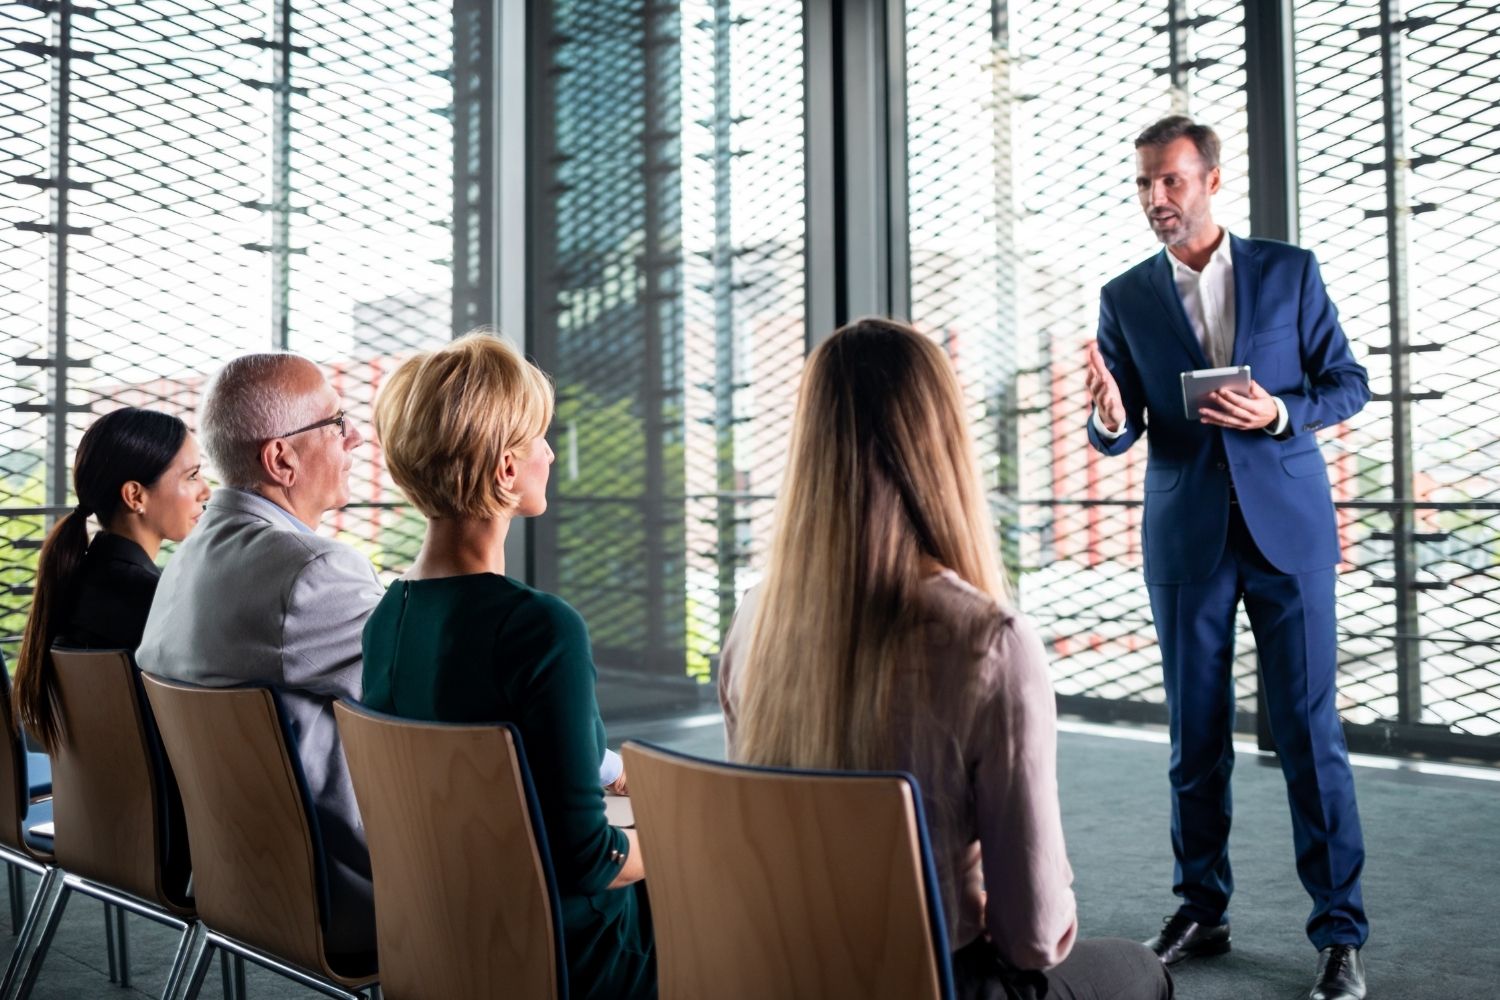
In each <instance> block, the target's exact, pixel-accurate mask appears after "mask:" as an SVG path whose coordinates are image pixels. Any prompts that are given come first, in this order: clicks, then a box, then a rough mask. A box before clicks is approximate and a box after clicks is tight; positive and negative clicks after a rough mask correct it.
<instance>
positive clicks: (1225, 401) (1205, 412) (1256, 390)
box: [1198, 381, 1280, 431]
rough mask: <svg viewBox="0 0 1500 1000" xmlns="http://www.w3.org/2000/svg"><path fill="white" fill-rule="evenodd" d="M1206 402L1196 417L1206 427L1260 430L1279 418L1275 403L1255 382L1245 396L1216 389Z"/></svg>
mask: <svg viewBox="0 0 1500 1000" xmlns="http://www.w3.org/2000/svg"><path fill="white" fill-rule="evenodd" d="M1208 399H1209V402H1210V404H1211V405H1210V406H1207V407H1204V408H1202V409H1200V410H1199V411H1198V416H1199V417H1200V418H1201V419H1202V420H1203V422H1204V423H1205V424H1213V425H1215V426H1217V427H1228V428H1229V429H1231V430H1236V431H1258V430H1260V429H1261V428H1263V427H1270V426H1271V425H1272V424H1274V423H1275V422H1276V418H1277V417H1278V416H1280V411H1278V410H1277V409H1276V400H1275V399H1273V398H1272V397H1271V394H1270V393H1268V392H1266V390H1264V389H1262V388H1261V387H1260V383H1258V382H1255V381H1251V383H1250V394H1249V395H1248V396H1247V395H1242V394H1241V393H1238V392H1235V391H1234V390H1233V389H1218V390H1215V391H1214V392H1211V393H1209V396H1208Z"/></svg>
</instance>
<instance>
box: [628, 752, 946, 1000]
mask: <svg viewBox="0 0 1500 1000" xmlns="http://www.w3.org/2000/svg"><path fill="white" fill-rule="evenodd" d="M622 753H623V754H624V757H625V771H626V773H627V774H629V775H630V798H631V802H632V804H633V806H634V809H635V819H636V825H637V828H638V830H639V831H640V840H641V850H642V851H643V852H644V858H643V860H644V861H645V864H646V884H647V885H648V886H649V887H650V893H651V917H652V922H653V924H654V926H655V930H656V956H657V975H658V979H659V988H660V995H661V998H662V1000H687V998H690V997H693V998H696V997H706V996H712V997H715V998H718V1000H753V998H763V997H778V998H785V1000H794V998H807V1000H814V998H819V997H832V996H850V997H862V998H868V1000H922V998H931V1000H938V998H945V997H950V996H951V995H952V972H951V967H950V963H949V957H948V946H947V931H946V927H945V925H944V923H943V919H942V913H941V910H942V906H941V893H940V892H939V890H938V887H937V882H936V875H935V872H934V870H933V866H932V859H931V855H930V852H929V851H928V849H927V847H926V843H925V836H924V829H925V827H924V826H923V823H922V819H921V807H920V799H919V797H918V794H917V789H916V784H915V782H914V781H913V780H912V779H911V777H910V776H908V775H901V774H861V773H845V774H838V773H827V772H808V771H790V770H780V769H770V768H756V767H744V766H739V765H733V764H720V763H714V762H710V761H705V760H699V759H697V758H693V757H687V756H684V755H681V754H676V753H672V752H669V751H666V750H662V749H660V748H657V747H651V746H648V745H644V744H638V743H627V744H625V747H624V748H623V751H622Z"/></svg>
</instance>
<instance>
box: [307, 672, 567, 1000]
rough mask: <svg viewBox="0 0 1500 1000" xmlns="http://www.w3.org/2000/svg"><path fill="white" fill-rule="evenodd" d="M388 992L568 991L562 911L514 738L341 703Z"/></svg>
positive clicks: (439, 996)
mask: <svg viewBox="0 0 1500 1000" xmlns="http://www.w3.org/2000/svg"><path fill="white" fill-rule="evenodd" d="M334 713H335V715H336V716H337V718H338V726H339V738H340V740H341V742H342V743H343V745H344V755H345V757H346V759H347V760H348V761H349V773H350V775H351V776H352V777H353V779H354V792H355V796H356V798H358V800H359V810H360V814H361V815H362V816H363V817H364V822H365V836H366V840H367V842H368V844H369V847H370V867H371V870H372V872H373V874H374V877H375V912H376V914H377V915H378V919H377V921H376V935H377V937H378V943H379V952H380V986H381V990H382V992H383V993H384V995H385V996H386V997H387V998H389V1000H468V998H473V1000H479V998H484V997H491V996H496V995H498V993H497V990H499V988H500V985H501V984H504V991H503V992H504V994H505V995H506V996H515V997H527V998H532V1000H542V998H548V997H566V995H567V973H566V967H565V965H564V962H563V949H562V934H561V925H560V923H559V920H560V913H559V911H558V903H557V899H556V889H555V883H554V880H553V877H552V869H551V863H550V861H549V860H548V857H547V851H546V840H545V838H544V837H543V835H542V833H541V829H540V824H539V822H538V817H539V815H540V814H539V812H538V811H537V806H536V803H535V796H534V794H533V792H532V790H531V787H530V778H529V773H528V771H527V769H526V764H525V758H524V755H523V751H522V748H521V743H520V736H519V734H518V733H516V732H515V730H514V728H513V727H511V726H509V725H506V724H494V725H455V724H448V723H431V722H413V721H408V720H403V719H396V718H392V717H390V716H385V715H381V714H379V713H376V712H372V711H371V710H369V709H366V708H363V707H361V706H356V705H351V704H348V703H346V702H342V701H341V702H338V703H336V704H335V706H334Z"/></svg>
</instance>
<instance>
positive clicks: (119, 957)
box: [0, 647, 197, 1000]
mask: <svg viewBox="0 0 1500 1000" xmlns="http://www.w3.org/2000/svg"><path fill="white" fill-rule="evenodd" d="M57 654H62V655H63V656H64V657H67V658H69V659H72V658H87V659H89V660H94V661H97V662H95V663H91V664H89V665H88V666H87V667H86V669H87V670H89V671H90V672H96V673H97V676H98V677H99V678H101V679H102V680H104V682H105V684H109V683H113V684H115V685H116V690H115V692H114V693H119V690H121V689H123V690H124V691H126V692H128V694H126V695H123V696H122V697H123V698H124V700H125V705H124V706H123V707H124V708H126V709H127V710H128V711H129V713H130V715H129V717H128V718H126V717H123V716H121V717H120V718H121V721H122V724H123V726H124V727H125V730H126V731H125V732H121V733H118V734H116V735H117V736H118V737H119V739H118V741H117V743H123V744H126V745H116V746H113V747H111V749H113V750H115V751H116V752H119V753H124V754H127V755H133V752H134V750H135V749H136V747H138V748H139V750H140V759H139V761H138V763H139V766H140V770H141V772H143V773H144V775H145V782H146V785H147V789H146V791H145V794H146V795H148V796H149V798H150V800H151V808H150V814H151V816H152V820H151V821H150V829H149V831H146V832H147V833H148V834H149V837H148V838H147V839H149V840H150V841H151V844H152V848H151V849H152V851H153V853H154V854H156V856H155V857H153V858H152V860H151V861H150V862H149V863H146V864H145V865H144V867H149V868H153V870H154V879H155V881H156V883H157V888H158V892H159V894H160V895H161V899H160V900H158V901H153V900H148V899H145V898H143V897H139V896H136V895H135V894H133V893H131V892H128V891H126V890H124V889H123V888H121V887H119V886H115V885H111V884H109V883H107V882H103V881H100V880H98V879H95V878H87V877H84V876H82V875H79V874H77V873H75V872H71V871H68V870H67V869H65V868H63V867H60V866H59V865H57V864H55V863H54V865H53V866H51V868H50V870H49V871H47V872H45V873H43V878H42V884H41V886H40V887H39V888H38V889H37V893H36V896H35V897H34V899H33V903H32V915H31V916H30V917H28V919H27V921H26V923H25V925H24V926H23V928H22V931H21V935H20V939H19V940H18V941H17V942H16V948H15V951H14V952H13V953H12V955H11V960H10V964H9V967H8V968H7V970H6V973H5V979H4V981H3V983H0V1000H13V998H17V997H24V996H26V995H28V994H29V993H30V992H31V989H32V987H33V986H34V985H35V982H36V977H37V975H38V974H39V973H40V971H41V967H42V963H43V962H44V961H45V959H46V956H47V951H48V949H49V948H50V947H51V944H52V939H53V936H54V935H55V934H56V933H57V928H58V925H59V923H60V922H61V920H62V916H63V912H64V910H65V909H66V908H67V904H68V900H69V898H70V896H72V895H73V894H74V893H79V894H82V895H84V896H89V897H91V898H93V899H97V900H99V901H100V902H102V903H103V904H104V920H105V931H106V935H105V937H106V944H107V949H108V952H109V962H110V981H111V982H116V981H118V982H119V983H120V985H121V986H128V985H129V977H130V972H129V951H128V948H129V945H128V939H127V937H126V934H125V913H126V912H130V913H134V914H137V915H139V916H142V917H145V918H146V919H147V920H151V921H154V922H156V923H159V924H163V925H165V926H167V927H171V928H172V929H173V930H175V931H177V932H178V933H179V935H180V936H179V939H178V945H177V950H176V952H175V953H174V955H173V958H172V965H171V969H170V971H169V973H168V975H167V983H166V987H165V988H164V990H163V996H164V997H167V996H170V995H171V993H172V991H173V989H174V988H175V987H176V985H177V983H178V981H179V980H180V978H181V976H182V974H183V972H184V969H185V966H184V962H185V960H186V957H187V955H188V952H189V949H190V945H191V942H192V939H193V935H194V928H195V926H196V924H197V917H196V914H195V913H194V911H193V909H192V907H191V906H188V905H185V904H181V903H172V902H168V900H169V899H170V897H169V896H167V895H166V894H165V890H163V889H162V888H161V884H160V882H161V871H160V866H161V858H160V856H159V853H158V852H159V850H160V845H159V843H158V839H159V837H160V836H161V835H162V831H161V829H160V827H159V817H160V810H159V809H158V804H159V803H160V801H161V796H162V795H164V794H165V790H164V789H162V788H161V787H159V780H160V775H158V774H157V773H156V771H155V769H154V767H153V764H152V762H151V759H150V752H151V751H150V741H151V735H150V731H149V729H148V728H147V726H146V722H145V714H144V712H145V707H144V706H143V705H141V703H140V700H139V693H138V690H137V688H136V686H135V674H136V668H135V664H134V662H133V660H132V659H131V654H130V652H129V650H124V649H115V650H76V649H66V648H63V647H55V648H54V649H53V650H52V651H51V655H53V656H54V657H55V656H56V655H57ZM54 665H55V666H56V665H57V661H56V659H54ZM74 669H84V668H74ZM109 670H114V671H116V674H115V676H114V677H112V678H111V677H109V675H108V673H106V671H109ZM101 686H102V685H101ZM60 708H61V710H62V711H63V713H64V718H66V712H67V705H66V703H65V702H64V703H63V704H61V705H60ZM66 731H67V730H66V726H65V727H64V732H65V733H66ZM129 744H134V745H133V746H132V745H129ZM96 749H97V748H96ZM59 777H61V779H62V781H61V787H62V789H63V795H64V801H67V796H69V795H70V794H82V793H81V792H78V793H74V792H71V791H70V789H69V781H70V778H71V777H72V774H71V773H70V767H69V766H68V765H66V764H65V765H64V766H62V767H57V766H56V763H55V764H54V775H53V783H54V786H57V785H58V778H59ZM54 816H55V814H54ZM138 832H139V831H138ZM83 849H84V850H88V848H86V847H85V848H83ZM117 942H118V954H117ZM117 970H118V976H117V975H116V972H117Z"/></svg>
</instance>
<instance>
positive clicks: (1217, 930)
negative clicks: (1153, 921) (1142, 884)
mask: <svg viewBox="0 0 1500 1000" xmlns="http://www.w3.org/2000/svg"><path fill="white" fill-rule="evenodd" d="M1146 947H1147V948H1150V949H1151V950H1152V951H1153V952H1155V953H1156V957H1157V958H1159V959H1161V964H1162V965H1176V964H1177V963H1178V962H1181V961H1182V960H1183V959H1185V958H1203V957H1205V956H1207V955H1222V954H1224V953H1225V952H1226V951H1228V950H1229V925H1228V924H1218V925H1213V924H1200V923H1198V921H1196V920H1193V919H1191V918H1189V917H1184V916H1183V915H1182V914H1180V913H1179V914H1177V915H1176V916H1171V917H1168V918H1167V919H1166V920H1163V921H1162V926H1161V933H1160V934H1158V935H1156V937H1154V938H1152V939H1151V940H1150V941H1147V942H1146Z"/></svg>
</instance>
